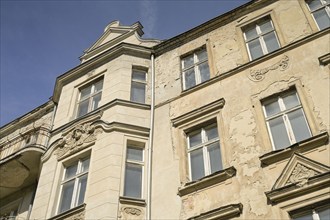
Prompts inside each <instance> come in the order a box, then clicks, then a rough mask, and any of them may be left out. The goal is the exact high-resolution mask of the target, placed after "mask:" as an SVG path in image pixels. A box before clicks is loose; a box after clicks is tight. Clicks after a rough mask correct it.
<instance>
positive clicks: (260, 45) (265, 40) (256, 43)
mask: <svg viewBox="0 0 330 220" xmlns="http://www.w3.org/2000/svg"><path fill="white" fill-rule="evenodd" d="M243 32H244V39H245V43H246V47H247V49H248V52H249V56H250V60H254V59H257V58H259V57H261V56H263V55H265V54H268V53H271V52H273V51H274V50H277V49H278V48H280V44H279V42H278V39H277V35H276V33H275V29H274V25H273V22H272V20H271V19H270V17H268V16H267V17H265V18H263V19H260V20H258V21H257V22H255V23H253V24H250V25H248V26H246V27H244V28H243Z"/></svg>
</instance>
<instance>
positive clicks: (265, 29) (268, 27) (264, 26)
mask: <svg viewBox="0 0 330 220" xmlns="http://www.w3.org/2000/svg"><path fill="white" fill-rule="evenodd" d="M259 27H260V30H261V33H267V32H269V31H271V30H273V26H272V23H271V21H270V20H268V21H266V22H264V23H262V24H260V25H259Z"/></svg>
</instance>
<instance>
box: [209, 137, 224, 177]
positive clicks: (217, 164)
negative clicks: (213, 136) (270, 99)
mask: <svg viewBox="0 0 330 220" xmlns="http://www.w3.org/2000/svg"><path fill="white" fill-rule="evenodd" d="M207 150H208V153H209V158H210V166H211V173H214V172H217V171H219V170H221V169H222V161H221V153H220V145H219V143H214V144H212V145H210V146H209V147H208V149H207Z"/></svg>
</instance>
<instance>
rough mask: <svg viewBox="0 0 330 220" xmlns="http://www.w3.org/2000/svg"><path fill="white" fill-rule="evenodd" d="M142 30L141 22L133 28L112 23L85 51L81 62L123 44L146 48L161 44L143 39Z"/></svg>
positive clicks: (116, 22)
mask: <svg viewBox="0 0 330 220" xmlns="http://www.w3.org/2000/svg"><path fill="white" fill-rule="evenodd" d="M142 29H143V26H142V25H141V23H140V22H136V23H134V24H132V25H131V26H124V25H121V24H120V22H119V21H113V22H111V23H110V24H108V25H107V26H106V27H105V29H104V32H103V34H102V36H101V37H100V38H99V39H98V40H97V41H96V42H95V43H94V44H93V45H92V46H91V47H90V48H88V49H86V50H85V51H84V54H83V55H82V56H81V57H80V60H81V62H82V63H84V62H86V61H87V60H89V59H91V58H93V57H95V56H97V55H99V54H101V53H103V52H105V51H107V50H109V49H111V48H112V47H114V46H116V45H117V44H120V43H123V42H125V43H128V44H134V45H141V46H145V47H152V46H154V45H156V44H158V43H160V41H159V40H153V39H142V35H143V34H144V32H143V31H142Z"/></svg>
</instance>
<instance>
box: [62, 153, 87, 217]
mask: <svg viewBox="0 0 330 220" xmlns="http://www.w3.org/2000/svg"><path fill="white" fill-rule="evenodd" d="M85 160H90V156H88V157H84V158H82V159H79V160H78V161H77V160H76V161H75V162H74V163H72V164H70V165H68V166H65V168H64V172H63V176H62V180H61V187H60V194H59V197H58V198H59V199H58V204H57V209H56V213H57V214H61V213H63V212H60V207H61V197H62V193H63V185H64V184H65V183H67V182H70V181H72V180H74V185H73V193H72V198H71V203H70V208H69V209H68V210H70V209H72V208H74V207H77V206H78V198H79V192H80V190H78V188H79V180H80V178H81V177H83V176H87V177H86V178H87V180H86V181H88V175H89V169H88V170H87V171H84V172H81V169H82V162H83V161H85ZM76 163H77V171H76V174H75V175H74V176H72V177H70V178H68V179H65V174H66V169H67V167H70V166H72V165H74V164H76ZM88 165H90V161H89V164H88ZM87 185H88V184H87V183H86V189H85V197H84V199H85V198H86V191H87ZM68 210H66V211H68ZM66 211H64V212H66Z"/></svg>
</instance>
